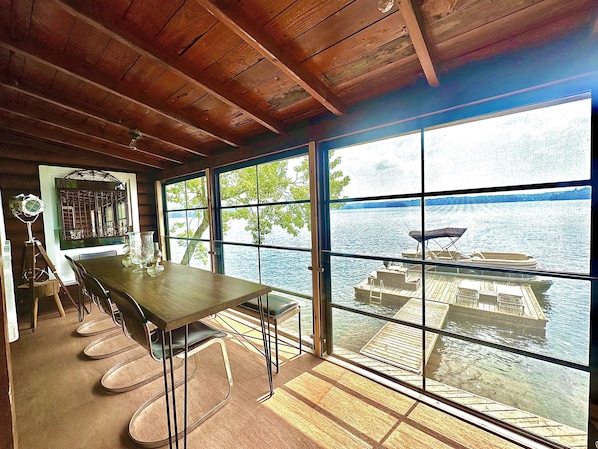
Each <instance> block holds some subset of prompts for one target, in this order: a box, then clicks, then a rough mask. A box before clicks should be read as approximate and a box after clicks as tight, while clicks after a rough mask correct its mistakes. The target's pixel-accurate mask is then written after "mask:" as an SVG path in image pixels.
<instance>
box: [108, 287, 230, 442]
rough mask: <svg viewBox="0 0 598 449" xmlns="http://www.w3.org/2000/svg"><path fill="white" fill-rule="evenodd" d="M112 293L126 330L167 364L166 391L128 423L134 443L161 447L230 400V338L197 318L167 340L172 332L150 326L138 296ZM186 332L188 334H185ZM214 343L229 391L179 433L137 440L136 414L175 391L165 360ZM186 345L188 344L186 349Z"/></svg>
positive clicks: (193, 352)
mask: <svg viewBox="0 0 598 449" xmlns="http://www.w3.org/2000/svg"><path fill="white" fill-rule="evenodd" d="M111 295H112V299H113V300H114V302H115V303H116V306H117V307H118V309H119V311H120V313H121V318H122V320H123V327H124V330H125V331H126V333H127V334H128V335H129V336H130V337H131V338H132V339H133V340H135V341H136V342H137V343H139V344H140V345H141V346H143V347H144V348H146V349H147V351H148V352H149V354H150V356H151V357H152V358H153V359H154V360H156V361H161V362H162V363H163V367H164V370H163V374H164V377H165V379H164V380H165V391H164V392H162V393H159V394H157V395H155V396H153V397H152V398H150V399H148V400H147V401H146V402H144V403H143V404H142V405H141V406H140V407H139V409H137V411H136V412H135V413H134V415H133V417H132V418H131V422H130V424H129V436H130V437H131V439H133V441H135V443H137V444H138V445H140V446H142V447H158V446H161V445H165V444H167V443H168V441H169V440H170V439H171V438H177V439H178V438H180V437H182V436H183V435H184V433H185V428H186V431H187V432H190V431H191V430H193V429H194V428H195V427H197V426H198V425H199V424H201V423H202V422H203V421H205V420H206V419H207V418H209V417H210V416H212V415H213V414H214V413H216V412H217V411H218V410H219V409H220V408H222V407H223V406H224V405H225V404H226V403H227V402H228V400H229V398H230V393H231V386H232V384H233V378H232V374H231V370H230V363H229V359H228V352H227V350H226V345H225V341H224V340H225V339H226V338H227V334H226V333H225V332H223V331H221V330H220V329H217V328H215V327H212V326H210V325H208V324H206V323H203V322H202V321H195V322H193V323H191V324H189V325H188V326H187V329H188V330H187V331H186V330H185V327H182V328H179V329H175V330H174V331H172V332H171V333H170V334H171V337H170V338H168V339H167V341H166V339H165V337H168V335H169V333H164V332H162V331H160V330H158V329H155V328H152V326H151V325H150V321H149V320H148V319H147V317H146V315H145V313H144V312H143V309H142V308H141V307H140V306H139V304H138V303H137V301H135V299H134V298H133V297H131V295H129V294H128V293H126V292H122V291H118V290H112V291H111ZM185 334H187V335H186V336H185ZM168 342H170V343H171V344H170V345H169V344H168ZM215 343H218V344H219V345H220V350H221V353H222V361H223V363H224V369H225V371H226V376H227V380H228V391H227V392H226V394H225V396H224V398H223V399H222V400H220V401H219V402H218V403H217V404H216V405H215V406H213V407H212V408H211V409H210V410H208V411H207V412H205V413H204V414H202V415H201V416H200V417H199V418H197V419H196V420H195V421H193V422H192V423H191V424H188V425H186V426H183V430H181V431H180V432H176V431H175V435H176V436H172V437H169V438H165V439H161V440H160V441H153V442H146V441H137V440H136V439H135V437H134V435H133V434H132V433H131V427H132V425H133V422H134V421H135V419H136V417H137V416H139V415H140V414H142V413H143V411H144V410H146V409H148V408H150V407H152V405H153V403H154V402H156V401H157V400H159V399H160V398H163V397H164V396H165V395H168V391H171V394H172V392H173V391H174V385H172V386H171V388H172V390H171V389H170V388H168V387H167V368H166V361H167V360H172V359H173V358H174V357H184V356H187V358H188V357H189V356H192V355H196V354H198V353H199V352H200V351H201V350H203V349H205V348H207V347H208V346H211V345H212V344H215ZM185 345H186V346H187V347H186V348H185ZM171 373H172V369H171ZM172 382H173V383H174V378H172ZM186 397H187V393H186V381H185V401H186V400H187V399H186ZM166 401H167V403H168V396H167V397H166ZM174 408H176V407H174ZM185 421H186V420H185ZM169 423H170V421H169ZM169 425H170V424H169Z"/></svg>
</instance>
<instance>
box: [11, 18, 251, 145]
mask: <svg viewBox="0 0 598 449" xmlns="http://www.w3.org/2000/svg"><path fill="white" fill-rule="evenodd" d="M0 46H2V47H4V48H6V49H7V50H12V51H14V52H15V53H18V54H21V55H23V56H25V57H26V58H32V59H33V60H35V61H37V62H39V63H41V64H44V65H47V66H49V67H52V68H53V69H55V70H59V71H61V72H64V73H66V74H68V75H70V76H73V77H75V78H77V79H79V80H81V81H83V82H85V83H89V84H91V85H93V86H95V87H97V88H100V89H103V90H106V91H108V92H110V93H112V94H113V95H116V96H118V97H121V98H124V99H125V100H127V101H129V102H131V103H136V104H138V105H139V106H141V107H143V108H145V109H147V110H151V111H152V112H154V113H156V114H160V115H162V116H163V117H165V118H167V119H169V120H174V121H178V122H179V123H182V124H185V125H187V126H191V127H193V128H196V129H197V130H200V131H202V132H204V133H206V134H208V135H210V136H212V137H213V138H214V139H217V140H220V141H221V142H224V143H226V144H227V145H231V146H234V147H239V146H241V145H242V144H243V140H242V139H240V138H239V137H238V136H235V135H233V134H231V133H228V132H225V131H223V130H219V129H217V128H216V127H214V126H212V125H210V124H208V123H203V122H202V123H197V122H196V120H195V118H194V117H187V116H188V114H185V115H183V113H181V112H180V111H176V112H175V111H172V110H171V109H172V108H171V107H170V106H169V105H168V104H167V103H165V102H162V101H156V100H154V99H153V98H151V97H150V96H149V95H147V94H145V93H142V92H135V93H133V92H131V90H130V89H126V88H125V86H124V85H123V83H121V82H119V81H118V80H113V79H110V78H108V77H106V76H103V75H101V74H100V73H99V72H98V70H97V69H96V68H95V67H93V66H90V65H89V64H86V63H85V62H84V61H82V60H80V59H77V60H75V59H73V58H69V57H67V56H65V55H64V54H62V53H60V52H57V51H54V50H49V49H47V48H42V47H41V46H40V45H39V44H37V43H36V42H34V41H32V40H30V39H28V38H19V39H18V40H17V39H12V38H11V37H10V36H8V35H7V34H6V31H3V30H2V29H1V28H0Z"/></svg>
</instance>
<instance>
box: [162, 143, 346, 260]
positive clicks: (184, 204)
mask: <svg viewBox="0 0 598 449" xmlns="http://www.w3.org/2000/svg"><path fill="white" fill-rule="evenodd" d="M289 162H290V163H291V164H296V165H294V166H293V165H291V168H290V169H289ZM339 164H340V158H335V157H334V156H333V154H332V153H331V156H330V194H331V198H333V199H339V198H341V194H342V190H343V188H344V187H346V186H347V185H348V184H349V182H350V178H349V177H348V176H344V175H343V173H342V172H341V171H340V170H337V167H338V165H339ZM219 181H220V195H221V204H222V205H223V206H226V207H227V208H226V209H224V210H223V212H222V226H223V231H224V232H226V231H227V230H228V229H229V226H230V222H231V220H241V221H243V222H244V223H245V230H246V231H248V232H249V233H250V234H251V236H252V241H253V243H255V244H260V243H263V241H264V238H265V236H267V235H268V234H269V233H270V232H272V229H273V228H274V227H275V226H277V227H280V228H281V229H284V230H285V231H286V232H288V233H289V234H290V235H292V236H297V235H298V234H299V232H300V231H301V230H302V229H310V228H311V221H310V206H309V193H310V187H309V162H308V158H307V157H301V158H295V159H291V160H279V161H273V162H268V163H265V164H261V165H259V166H257V167H256V166H251V167H247V168H243V169H239V170H233V171H230V172H226V173H223V174H222V175H221V176H220V180H219ZM166 197H167V198H166V199H167V204H168V209H169V210H174V209H177V208H178V209H185V208H196V207H207V204H208V203H207V192H206V183H205V178H204V177H201V178H196V179H193V180H189V181H186V182H182V183H177V184H172V185H170V186H168V188H167V191H166ZM289 202H290V204H278V203H289ZM272 203H276V204H275V205H272V206H260V208H259V220H258V208H257V205H258V204H260V205H263V204H272ZM341 205H342V204H341V203H339V204H335V207H340V206H341ZM231 206H239V207H231ZM229 207H230V208H229ZM188 222H189V226H188V229H187V226H185V225H184V224H178V225H173V226H171V228H170V233H171V235H173V234H174V235H177V236H180V237H187V238H192V239H199V238H200V237H201V236H202V235H203V234H204V232H205V231H206V230H207V228H208V225H209V222H208V216H207V213H203V214H197V217H195V218H193V219H192V220H189V219H188ZM185 243H186V242H185ZM197 243H198V242H197V241H193V240H192V241H189V242H188V245H187V249H186V252H185V255H184V257H183V259H182V260H181V262H180V263H182V264H188V263H189V260H190V259H191V256H192V255H193V257H196V258H199V259H201V260H203V261H206V260H207V254H205V249H204V247H203V246H201V245H198V244H197Z"/></svg>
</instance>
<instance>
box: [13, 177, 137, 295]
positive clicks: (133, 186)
mask: <svg viewBox="0 0 598 449" xmlns="http://www.w3.org/2000/svg"><path fill="white" fill-rule="evenodd" d="M77 170H82V169H81V168H77V167H55V166H50V165H40V166H39V186H40V191H41V199H42V200H43V201H44V203H46V208H45V209H44V212H43V214H42V217H43V220H44V241H45V249H46V253H48V257H49V258H50V260H51V261H52V263H53V264H54V265H55V266H56V271H57V272H58V275H59V276H60V279H61V280H62V282H64V283H65V284H71V283H74V282H75V276H74V274H73V272H72V270H71V269H70V267H69V265H68V262H67V261H66V259H65V257H64V256H67V255H68V256H70V257H72V258H74V259H76V258H77V257H78V255H79V254H83V253H93V252H97V251H108V250H111V249H115V250H116V251H117V252H118V253H122V247H123V245H122V244H118V245H104V246H101V247H98V246H96V247H86V248H75V249H68V250H61V249H60V232H61V229H60V218H59V217H58V212H57V210H56V202H57V201H58V199H57V198H58V195H57V193H56V183H55V179H60V178H64V177H65V176H66V175H68V174H69V173H72V172H74V171H77ZM108 173H110V174H111V175H112V176H114V177H115V178H117V179H118V180H120V181H122V182H123V183H124V184H125V185H126V186H127V194H128V196H129V198H128V201H129V214H130V217H131V222H132V225H133V230H134V231H137V232H138V231H139V204H138V202H137V176H136V175H135V173H124V172H111V171H109V172H108ZM23 193H27V192H23Z"/></svg>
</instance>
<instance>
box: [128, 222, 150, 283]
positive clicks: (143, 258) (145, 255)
mask: <svg viewBox="0 0 598 449" xmlns="http://www.w3.org/2000/svg"><path fill="white" fill-rule="evenodd" d="M127 235H128V236H129V247H130V248H131V250H130V255H131V262H132V263H133V265H134V266H135V267H134V268H133V273H141V272H143V271H144V270H145V269H146V268H147V264H148V263H149V262H151V260H152V258H153V255H154V231H145V232H129V233H128V234H127Z"/></svg>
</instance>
